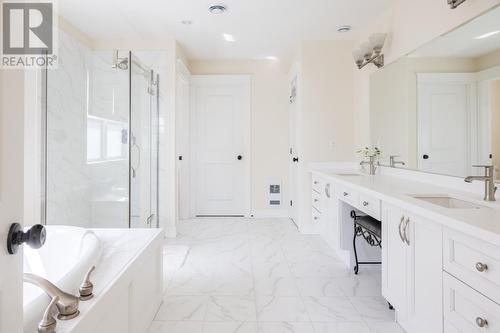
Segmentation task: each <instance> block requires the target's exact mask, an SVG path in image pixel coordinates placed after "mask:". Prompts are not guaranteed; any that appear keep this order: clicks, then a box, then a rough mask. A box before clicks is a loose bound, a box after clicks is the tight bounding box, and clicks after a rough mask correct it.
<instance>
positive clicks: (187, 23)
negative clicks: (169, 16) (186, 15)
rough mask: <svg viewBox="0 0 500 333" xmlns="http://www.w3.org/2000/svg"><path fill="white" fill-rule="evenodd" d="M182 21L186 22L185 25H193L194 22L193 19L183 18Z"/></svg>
mask: <svg viewBox="0 0 500 333" xmlns="http://www.w3.org/2000/svg"><path fill="white" fill-rule="evenodd" d="M181 23H182V24H184V25H191V24H193V21H191V20H182V21H181Z"/></svg>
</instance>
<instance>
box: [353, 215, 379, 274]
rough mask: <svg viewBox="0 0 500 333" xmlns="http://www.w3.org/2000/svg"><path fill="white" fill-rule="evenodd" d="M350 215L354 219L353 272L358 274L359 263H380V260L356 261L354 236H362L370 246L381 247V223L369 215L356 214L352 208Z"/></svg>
mask: <svg viewBox="0 0 500 333" xmlns="http://www.w3.org/2000/svg"><path fill="white" fill-rule="evenodd" d="M351 217H352V218H353V220H354V237H353V239H352V245H353V247H354V258H355V260H356V265H355V266H354V274H358V271H359V265H374V264H378V265H380V264H381V263H382V262H380V261H358V252H357V251H356V238H357V237H360V236H362V237H363V238H364V239H365V241H366V242H367V243H368V244H370V245H371V246H378V247H380V248H381V247H382V224H381V223H380V221H378V220H376V219H374V218H373V217H371V216H358V215H356V212H355V211H354V210H352V211H351Z"/></svg>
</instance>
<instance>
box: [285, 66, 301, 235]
mask: <svg viewBox="0 0 500 333" xmlns="http://www.w3.org/2000/svg"><path fill="white" fill-rule="evenodd" d="M299 68H300V65H299V63H294V64H293V65H292V68H291V69H290V72H289V73H288V84H289V88H290V90H289V92H290V96H289V104H288V130H289V133H288V140H289V142H288V149H289V154H288V158H289V160H288V177H289V182H290V183H289V193H290V195H289V200H290V202H289V203H288V217H289V218H290V219H291V220H292V221H293V223H295V225H297V226H298V225H299V223H300V222H299V220H300V217H301V210H300V208H301V206H302V205H301V203H302V196H301V195H300V193H302V189H301V186H300V182H299V178H300V176H299V175H300V168H299V166H300V163H302V156H301V155H300V151H299V147H298V146H299V133H298V131H297V129H298V122H299V106H300V104H299V101H300V99H299V94H300V81H299V80H300V78H299V75H300V70H299ZM294 84H295V96H293V97H292V86H293V85H294ZM292 98H293V100H292ZM292 118H294V119H292ZM292 122H293V123H292ZM292 125H293V128H292ZM292 148H293V149H294V150H295V151H293V150H292ZM293 157H298V158H299V161H298V162H297V163H296V165H294V164H293V161H292V159H293ZM294 168H295V170H294Z"/></svg>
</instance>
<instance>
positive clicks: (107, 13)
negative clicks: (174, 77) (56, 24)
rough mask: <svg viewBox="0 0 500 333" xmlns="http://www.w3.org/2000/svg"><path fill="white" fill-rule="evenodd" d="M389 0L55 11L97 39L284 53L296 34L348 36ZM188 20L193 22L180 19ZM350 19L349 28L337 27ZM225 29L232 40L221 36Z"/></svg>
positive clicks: (200, 0) (124, 1) (166, 2)
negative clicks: (221, 10)
mask: <svg viewBox="0 0 500 333" xmlns="http://www.w3.org/2000/svg"><path fill="white" fill-rule="evenodd" d="M392 1H393V0H224V1H222V2H223V3H224V4H226V5H227V6H228V9H229V10H228V12H227V13H225V14H222V15H213V14H210V13H209V12H208V6H209V5H210V4H214V3H219V2H217V1H215V2H210V0H141V1H139V0H85V1H83V0H61V1H58V6H59V13H60V14H61V16H63V17H64V18H65V19H66V20H67V21H69V22H70V23H72V24H73V25H74V26H76V27H77V28H79V29H80V30H81V31H83V32H84V33H86V34H87V35H89V36H90V37H91V38H93V39H96V40H147V41H165V40H168V39H171V38H175V39H176V40H178V41H179V42H180V43H181V45H183V47H184V48H185V50H186V52H187V54H188V57H189V58H192V59H222V58H234V59H241V58H247V59H249V58H250V59H258V58H264V57H267V56H277V57H289V56H291V55H292V53H293V51H294V50H295V49H296V47H297V46H298V45H299V42H300V41H301V40H330V39H350V38H352V37H353V36H352V34H353V33H355V32H356V30H359V29H361V27H362V26H363V25H365V24H366V23H368V22H370V21H371V20H373V19H375V18H377V17H378V16H379V15H380V14H382V13H383V11H385V10H386V9H387V7H388V6H389V5H390V3H392ZM182 20H191V21H192V22H193V24H192V25H190V26H186V25H183V24H181V21H182ZM343 24H349V25H352V26H353V28H354V31H353V32H351V33H347V34H339V33H337V32H336V29H337V26H339V25H343ZM223 33H229V34H232V35H233V36H234V37H235V38H236V42H234V43H229V42H226V41H224V40H223V38H222V34H223Z"/></svg>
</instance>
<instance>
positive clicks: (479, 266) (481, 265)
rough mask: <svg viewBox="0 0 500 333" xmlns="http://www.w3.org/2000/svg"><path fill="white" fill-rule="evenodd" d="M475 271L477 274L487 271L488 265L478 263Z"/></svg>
mask: <svg viewBox="0 0 500 333" xmlns="http://www.w3.org/2000/svg"><path fill="white" fill-rule="evenodd" d="M476 269H477V270H478V271H479V272H484V271H486V270H487V269H488V265H486V264H483V263H482V262H478V263H476Z"/></svg>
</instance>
